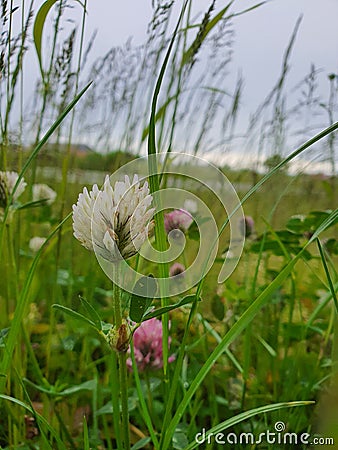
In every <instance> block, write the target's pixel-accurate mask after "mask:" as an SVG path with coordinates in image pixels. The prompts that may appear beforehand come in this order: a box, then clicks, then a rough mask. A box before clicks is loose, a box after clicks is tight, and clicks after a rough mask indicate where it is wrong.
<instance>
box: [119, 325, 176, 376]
mask: <svg viewBox="0 0 338 450" xmlns="http://www.w3.org/2000/svg"><path fill="white" fill-rule="evenodd" d="M162 334H163V330H162V322H161V321H160V320H158V319H156V318H153V319H150V320H147V321H145V322H143V323H142V324H141V325H140V327H139V328H137V330H136V331H135V333H134V337H133V339H134V353H135V360H136V364H137V367H138V368H139V370H141V371H143V370H145V369H146V368H152V369H161V368H162V367H163V348H162ZM170 343H171V338H170V337H169V338H168V344H169V345H170ZM174 360H175V356H174V355H172V356H170V357H169V358H168V361H169V363H171V362H173V361H174ZM127 365H128V367H129V368H131V366H132V362H131V359H130V358H128V360H127Z"/></svg>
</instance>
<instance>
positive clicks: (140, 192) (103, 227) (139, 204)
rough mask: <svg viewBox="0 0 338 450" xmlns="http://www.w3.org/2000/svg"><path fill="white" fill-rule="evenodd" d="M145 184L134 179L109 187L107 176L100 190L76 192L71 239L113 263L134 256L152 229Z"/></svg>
mask: <svg viewBox="0 0 338 450" xmlns="http://www.w3.org/2000/svg"><path fill="white" fill-rule="evenodd" d="M151 202H152V196H151V195H150V194H149V188H148V183H147V182H144V184H143V185H142V186H141V185H140V182H139V179H138V176H137V175H134V178H133V180H132V182H130V179H129V177H128V176H127V175H126V176H125V179H124V181H117V182H116V183H115V185H114V187H112V186H111V184H110V180H109V176H108V175H107V176H106V178H105V182H104V185H103V187H102V189H99V188H98V187H97V185H96V184H95V185H94V186H93V188H92V190H91V191H90V192H88V190H87V188H84V189H83V192H82V193H80V195H79V197H78V201H77V203H76V204H75V205H73V230H74V236H75V237H76V239H78V240H79V241H80V242H81V244H82V245H83V246H84V247H86V248H87V249H88V250H92V251H95V252H96V254H97V255H99V256H101V257H102V258H104V259H105V260H107V261H111V262H113V263H115V262H118V261H119V260H121V259H127V258H129V257H131V256H133V255H135V254H136V253H137V252H138V250H139V249H140V248H141V246H142V244H143V243H144V242H145V240H146V239H147V237H148V234H149V232H150V231H151V229H152V227H153V222H152V221H150V219H151V217H152V215H153V212H154V208H151V207H150V206H151Z"/></svg>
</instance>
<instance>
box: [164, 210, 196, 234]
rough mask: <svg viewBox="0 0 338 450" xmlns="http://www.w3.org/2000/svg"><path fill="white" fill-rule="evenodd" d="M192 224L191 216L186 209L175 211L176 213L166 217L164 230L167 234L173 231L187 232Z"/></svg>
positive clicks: (168, 214)
mask: <svg viewBox="0 0 338 450" xmlns="http://www.w3.org/2000/svg"><path fill="white" fill-rule="evenodd" d="M192 222H193V218H192V216H191V214H190V213H188V211H186V210H185V209H174V211H171V212H170V213H167V214H165V215H164V228H165V231H166V232H167V234H168V233H170V231H172V230H181V231H183V232H186V231H187V229H188V228H189V227H190V225H191V224H192Z"/></svg>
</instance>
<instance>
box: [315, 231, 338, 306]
mask: <svg viewBox="0 0 338 450" xmlns="http://www.w3.org/2000/svg"><path fill="white" fill-rule="evenodd" d="M316 241H317V246H318V249H319V253H320V258H321V261H322V264H323V267H324V271H325V275H326V278H327V281H328V283H329V288H330V292H331V295H332V298H333V301H334V305H335V307H336V311H337V312H338V300H337V295H336V290H335V288H334V285H333V282H332V279H331V275H330V271H329V268H328V267H327V264H326V259H325V255H324V251H323V247H322V244H321V242H320V240H319V239H317V240H316Z"/></svg>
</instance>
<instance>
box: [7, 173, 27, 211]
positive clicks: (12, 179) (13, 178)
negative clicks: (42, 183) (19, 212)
mask: <svg viewBox="0 0 338 450" xmlns="http://www.w3.org/2000/svg"><path fill="white" fill-rule="evenodd" d="M18 178H19V175H18V173H17V172H14V171H0V208H6V206H7V203H8V198H9V196H10V195H11V194H12V192H13V189H14V186H15V184H16V182H17V180H18ZM26 186H27V183H26V182H25V181H24V179H23V178H22V179H21V180H20V183H19V186H18V187H17V189H16V191H15V193H14V196H13V202H14V201H16V200H17V199H18V198H19V197H20V195H21V194H22V193H23V191H24V190H25V188H26Z"/></svg>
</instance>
